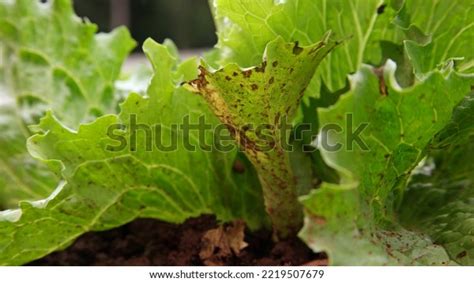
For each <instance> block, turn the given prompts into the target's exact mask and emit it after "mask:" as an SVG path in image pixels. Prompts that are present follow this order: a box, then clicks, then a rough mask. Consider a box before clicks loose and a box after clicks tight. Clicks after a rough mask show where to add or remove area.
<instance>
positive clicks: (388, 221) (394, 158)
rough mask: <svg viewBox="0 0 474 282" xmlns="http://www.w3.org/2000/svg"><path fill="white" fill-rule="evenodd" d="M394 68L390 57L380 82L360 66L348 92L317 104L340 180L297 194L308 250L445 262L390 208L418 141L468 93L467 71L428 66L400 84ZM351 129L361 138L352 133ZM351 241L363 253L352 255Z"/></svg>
mask: <svg viewBox="0 0 474 282" xmlns="http://www.w3.org/2000/svg"><path fill="white" fill-rule="evenodd" d="M394 73H395V66H394V64H393V62H389V63H388V64H387V66H386V67H385V73H384V80H383V81H384V84H383V85H381V80H380V78H379V77H378V76H377V75H376V74H375V73H374V69H373V68H371V67H368V66H365V67H363V68H362V69H361V70H360V71H359V72H358V73H356V74H355V75H353V76H352V77H351V86H352V87H351V92H350V93H348V94H346V95H343V96H342V97H341V99H340V100H339V101H338V103H336V104H335V105H334V106H333V107H331V108H329V109H327V110H323V109H321V110H320V118H321V125H324V124H330V123H331V124H333V126H332V127H324V126H323V127H322V131H323V133H322V137H321V139H322V140H328V142H329V144H331V145H334V144H337V143H338V144H341V145H342V147H340V148H334V147H333V148H329V147H327V145H326V146H322V147H321V149H322V154H323V157H324V159H325V160H326V161H327V162H328V164H329V165H330V166H332V167H334V168H336V169H338V170H339V172H340V173H341V174H342V175H343V176H344V178H343V179H342V183H346V184H341V186H337V185H329V184H327V185H323V188H321V190H319V191H316V192H314V193H313V194H312V195H311V196H309V197H308V198H306V199H305V200H304V203H305V204H306V208H307V210H308V217H307V221H306V227H305V231H304V232H303V235H302V236H303V238H304V239H306V240H307V242H309V244H310V245H311V246H312V247H313V248H314V249H315V250H318V251H319V250H325V251H327V252H329V254H330V262H331V263H332V264H337V265H340V264H343V265H344V264H368V265H374V264H413V263H421V264H424V265H425V264H446V263H449V261H448V260H449V257H448V256H447V254H446V252H445V251H444V250H440V247H439V246H436V245H434V244H433V242H432V241H431V240H432V239H430V238H429V237H427V236H426V235H422V234H418V233H414V232H412V231H409V230H406V229H403V228H402V227H400V226H399V224H398V223H397V221H396V214H395V210H396V207H397V205H398V204H399V203H400V201H401V200H402V195H403V193H404V190H405V187H406V182H407V180H408V178H409V176H410V174H411V172H412V170H413V169H414V168H415V167H416V165H417V164H418V163H419V161H420V160H421V159H422V158H423V157H424V156H425V147H426V146H427V145H428V144H429V143H430V141H431V140H432V139H433V137H434V136H435V135H436V134H437V133H438V132H439V131H441V130H442V129H443V128H444V127H445V126H446V125H447V124H449V122H450V117H451V111H452V108H454V107H455V106H456V105H457V104H458V103H459V102H460V101H461V100H463V98H464V96H465V95H466V94H467V93H469V91H470V86H471V84H472V83H473V77H468V76H462V75H459V74H457V73H455V72H453V71H450V72H448V73H447V74H442V73H441V72H433V73H431V74H430V75H429V76H428V77H427V78H426V79H425V80H424V81H422V82H419V83H417V84H416V85H415V86H413V87H411V88H408V89H401V88H399V87H398V85H397V84H396V81H395V79H394ZM382 86H384V87H386V88H385V89H383V90H382V88H381V87H382ZM334 125H336V126H337V128H336V127H334ZM357 132H360V135H359V137H360V139H357V138H354V136H356V135H354V133H357ZM351 136H352V137H351ZM320 145H322V143H320ZM333 201H334V204H333V205H328V202H333ZM340 201H343V202H342V203H340ZM315 218H316V220H315ZM318 218H322V219H323V223H321V221H322V220H321V219H320V220H317V219H318ZM341 221H342V222H345V223H344V224H342V223H341ZM333 236H334V238H338V240H333ZM341 241H345V242H346V243H345V244H343V243H340V242H341ZM336 242H339V243H336ZM351 242H352V243H351ZM352 244H358V246H360V247H357V248H354V249H353V248H352ZM405 244H408V245H405ZM389 246H390V247H389ZM355 249H358V250H360V251H361V252H363V253H364V255H363V256H360V257H359V258H358V259H359V260H358V261H351V260H350V257H351V254H352V253H353V252H354V250H355ZM420 257H422V258H423V260H418V261H413V260H414V258H417V259H420Z"/></svg>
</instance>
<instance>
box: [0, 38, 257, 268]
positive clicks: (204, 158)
mask: <svg viewBox="0 0 474 282" xmlns="http://www.w3.org/2000/svg"><path fill="white" fill-rule="evenodd" d="M144 49H145V52H146V54H147V55H148V57H149V58H150V61H151V62H152V65H153V67H154V70H155V75H154V77H153V79H152V81H151V84H150V87H149V89H148V92H147V96H146V97H142V96H140V95H138V94H131V95H130V96H129V97H128V98H127V100H126V101H125V102H124V104H123V105H122V107H121V108H122V111H121V113H120V115H119V116H115V115H107V116H104V117H101V118H99V119H97V120H96V121H94V122H93V123H90V124H83V125H81V126H80V127H79V130H78V131H77V132H74V131H71V130H69V129H68V128H67V127H65V126H63V125H62V124H61V123H59V122H58V121H57V120H56V119H55V118H54V117H53V116H52V115H51V114H50V113H49V114H48V115H47V116H46V117H45V118H43V119H42V120H41V123H40V125H39V129H40V130H42V132H43V133H42V134H39V135H36V136H34V137H32V138H31V139H30V141H29V148H30V152H31V153H32V154H33V155H34V156H35V157H37V158H41V159H43V160H44V161H45V162H46V163H48V164H49V165H50V166H51V167H52V168H53V169H54V168H58V167H62V168H63V170H62V174H63V177H64V179H65V180H66V181H67V184H64V185H62V186H60V187H59V188H58V189H57V190H56V191H55V192H54V193H53V194H52V195H51V196H50V198H48V199H46V200H44V201H40V202H34V203H31V202H21V203H20V208H21V210H16V211H6V212H3V214H2V215H1V217H0V264H8V265H11V264H14V265H17V264H23V263H25V262H28V261H31V260H33V259H36V258H40V257H42V256H44V255H46V254H48V253H50V252H52V251H54V250H57V249H61V248H64V247H66V246H67V245H68V244H70V243H71V242H73V240H74V239H75V238H77V237H78V236H79V235H81V234H83V233H85V232H88V231H93V230H105V229H109V228H112V227H116V226H120V225H122V224H125V223H127V222H129V221H131V220H133V219H135V218H137V217H152V218H157V219H162V220H165V221H168V222H176V223H177V222H183V221H184V220H186V219H187V218H190V217H195V216H198V215H200V214H216V216H217V218H218V219H219V220H222V221H229V220H234V219H238V218H242V219H244V220H245V221H246V223H247V224H248V225H249V226H250V227H251V228H257V227H260V226H262V225H264V224H266V217H265V215H264V211H263V207H262V204H261V196H260V191H259V187H258V183H257V182H256V181H255V180H254V179H255V174H254V173H253V171H252V168H251V167H248V166H246V167H245V171H240V173H237V172H233V170H232V166H233V161H234V159H235V151H234V152H233V153H232V152H231V153H227V154H223V153H219V152H206V151H205V150H203V149H201V148H200V147H199V146H198V147H197V148H196V149H195V150H194V151H189V149H186V148H185V147H183V146H185V145H184V143H182V141H183V140H184V139H183V137H184V136H183V134H182V132H181V131H179V130H176V129H175V128H173V124H182V120H183V118H185V117H186V116H187V115H189V116H190V122H191V123H192V122H196V121H198V119H199V117H205V118H206V121H207V123H210V124H212V125H213V126H216V125H218V123H217V121H216V119H215V118H214V117H213V116H212V115H211V114H210V113H209V110H208V107H207V106H206V105H205V102H204V101H203V100H202V99H201V98H200V97H198V96H196V95H192V94H191V93H189V92H188V91H186V90H184V89H183V88H181V87H179V86H176V85H179V83H180V81H177V80H175V79H174V77H175V76H176V75H177V73H179V71H177V72H173V71H172V69H174V68H175V67H176V65H175V63H176V61H175V60H176V59H175V58H174V57H172V56H171V55H170V54H169V52H168V50H167V48H166V47H164V46H162V45H158V44H156V43H155V42H153V41H151V40H149V41H147V42H146V43H145V45H144ZM178 69H180V68H178ZM194 69H195V70H197V66H196V64H195V67H194ZM188 79H189V78H188ZM133 122H136V126H138V127H135V128H133V125H132V124H131V123H133ZM147 126H149V127H147ZM153 126H158V127H159V128H160V129H161V136H158V138H160V137H161V140H164V141H163V143H161V144H162V145H163V146H168V145H169V144H170V142H171V141H170V140H172V139H171V138H172V137H173V135H174V134H176V138H177V141H178V142H175V144H178V148H177V149H176V150H171V151H169V152H165V151H163V149H161V150H159V149H158V148H157V147H155V146H158V145H156V143H150V142H151V141H154V142H156V141H157V139H147V138H146V136H145V132H148V130H149V131H151V130H152V128H153V130H155V129H156V127H153ZM110 128H112V129H114V130H115V134H116V135H111V131H110ZM137 128H138V130H139V131H140V132H139V133H138V134H137V136H136V137H137V139H136V140H137V141H136V143H134V142H133V139H131V136H132V135H133V132H135V130H137ZM149 136H151V135H149ZM204 137H205V141H206V142H209V141H212V139H210V136H209V133H207V135H206V136H204ZM120 138H125V139H124V140H127V143H126V144H127V146H125V147H123V148H118V147H117V145H119V144H120ZM197 138H198V137H197V135H196V132H193V131H191V132H190V136H189V145H190V146H191V145H195V146H196V145H203V144H202V143H200V142H201V140H197ZM148 141H150V142H148ZM33 235H34V237H35V240H30V238H31V236H33Z"/></svg>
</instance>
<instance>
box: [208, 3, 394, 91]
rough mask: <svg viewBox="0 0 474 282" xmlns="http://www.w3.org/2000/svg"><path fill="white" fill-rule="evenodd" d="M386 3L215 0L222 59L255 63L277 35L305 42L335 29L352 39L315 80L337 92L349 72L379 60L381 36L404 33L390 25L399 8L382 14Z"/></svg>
mask: <svg viewBox="0 0 474 282" xmlns="http://www.w3.org/2000/svg"><path fill="white" fill-rule="evenodd" d="M385 2H386V1H384V0H368V1H356V0H347V1H346V0H344V1H343V0H335V1H313V0H299V1H291V0H289V1H281V3H279V2H277V1H274V0H260V1H253V0H232V1H230V0H216V1H215V5H216V17H217V19H216V21H217V27H218V35H219V43H218V45H217V47H218V48H220V49H221V50H222V55H221V63H224V62H235V63H237V64H239V65H240V66H242V67H249V66H253V65H256V64H258V63H259V62H260V60H261V57H262V54H263V51H264V49H265V46H266V44H267V43H268V42H270V41H272V40H274V39H275V38H276V37H278V36H281V37H283V38H284V39H285V40H286V41H287V42H295V41H298V42H299V43H300V45H302V46H306V45H310V44H314V43H316V42H318V41H319V40H320V38H321V37H322V36H323V35H324V34H325V33H326V32H327V31H329V30H331V31H332V32H333V33H334V34H335V35H336V36H337V37H338V38H339V39H342V38H346V39H347V42H345V44H344V45H343V46H342V47H341V48H338V49H337V50H335V51H334V52H331V54H329V56H328V59H327V60H325V61H324V62H323V63H322V65H321V67H320V69H319V70H318V74H317V78H315V81H314V82H313V84H315V85H316V84H317V85H319V83H320V82H319V77H321V78H322V79H323V81H324V82H325V84H326V86H327V87H328V88H329V89H330V90H331V91H336V90H338V89H341V88H343V87H344V86H345V82H346V76H347V75H348V74H349V73H352V72H355V71H356V70H357V69H358V68H359V67H360V65H361V63H362V62H366V61H374V62H375V63H379V60H380V59H381V51H380V48H379V46H378V40H379V38H393V37H395V36H396V34H397V33H400V32H399V31H397V30H396V27H395V26H394V25H390V21H391V20H392V19H393V17H394V16H395V11H394V10H392V9H388V8H387V9H386V10H385V12H384V13H378V12H377V11H378V9H379V8H380V7H382V6H384V5H385V6H386V3H385ZM369 49H370V52H369V51H368V50H369ZM318 88H319V87H317V86H314V88H311V89H312V90H313V91H315V90H316V89H318ZM313 95H314V94H313Z"/></svg>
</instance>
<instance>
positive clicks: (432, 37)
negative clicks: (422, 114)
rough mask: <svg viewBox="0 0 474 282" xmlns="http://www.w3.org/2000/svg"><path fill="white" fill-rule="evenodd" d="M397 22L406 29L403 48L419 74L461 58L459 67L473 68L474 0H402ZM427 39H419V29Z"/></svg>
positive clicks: (422, 74) (464, 68) (461, 68)
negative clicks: (402, 3) (473, 20)
mask: <svg viewBox="0 0 474 282" xmlns="http://www.w3.org/2000/svg"><path fill="white" fill-rule="evenodd" d="M404 2H405V3H404V5H403V8H402V9H401V10H400V12H399V14H398V16H397V18H396V21H395V22H396V23H397V24H398V25H399V26H400V27H401V28H402V29H404V30H405V31H406V33H407V37H408V38H407V39H409V40H407V41H405V42H404V44H405V48H406V51H407V54H408V57H409V58H410V60H411V62H412V63H413V67H414V71H415V74H416V75H417V76H418V78H423V76H424V75H426V74H427V73H429V72H430V71H431V70H433V69H434V68H436V67H437V66H438V65H440V64H441V65H442V64H444V63H445V62H446V61H447V60H450V59H456V60H460V61H459V62H458V63H459V65H458V66H457V69H458V70H459V71H462V72H465V73H472V72H473V71H474V52H473V50H472V43H471V42H472V41H473V40H474V23H473V22H472V18H473V17H474V1H472V0H467V1H466V0H454V1H434V0H432V1H417V0H405V1H404ZM419 32H421V33H422V34H426V35H429V40H426V39H425V40H421V41H420V37H419V36H420V33H419Z"/></svg>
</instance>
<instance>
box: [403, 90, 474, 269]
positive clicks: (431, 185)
mask: <svg viewBox="0 0 474 282" xmlns="http://www.w3.org/2000/svg"><path fill="white" fill-rule="evenodd" d="M430 152H431V154H430V156H431V157H430V158H429V159H427V161H426V162H425V164H424V166H422V167H420V168H419V169H417V171H416V173H415V174H414V176H413V177H412V179H411V181H410V183H409V185H408V188H407V192H406V195H405V197H404V200H403V203H402V205H401V206H400V208H399V213H400V216H399V217H400V220H401V222H402V223H403V224H404V225H406V226H407V227H409V228H411V229H413V230H416V231H419V232H424V233H426V234H429V235H430V236H431V237H432V238H433V241H434V242H435V243H436V244H439V245H442V246H443V247H444V248H445V249H446V251H447V252H448V254H449V256H450V258H451V259H452V260H454V261H456V262H457V263H459V264H463V265H472V264H473V262H474V244H473V240H474V225H473V224H474V174H473V173H472V171H473V169H474V165H473V162H472V158H473V156H474V93H471V94H470V95H469V96H467V97H466V98H465V99H464V100H463V102H461V104H460V105H459V106H458V107H456V109H455V110H454V113H453V118H452V119H451V122H450V123H449V124H448V126H447V127H446V128H445V129H443V131H442V132H441V133H440V134H439V135H438V136H437V137H436V138H435V142H433V144H431V146H430Z"/></svg>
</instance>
